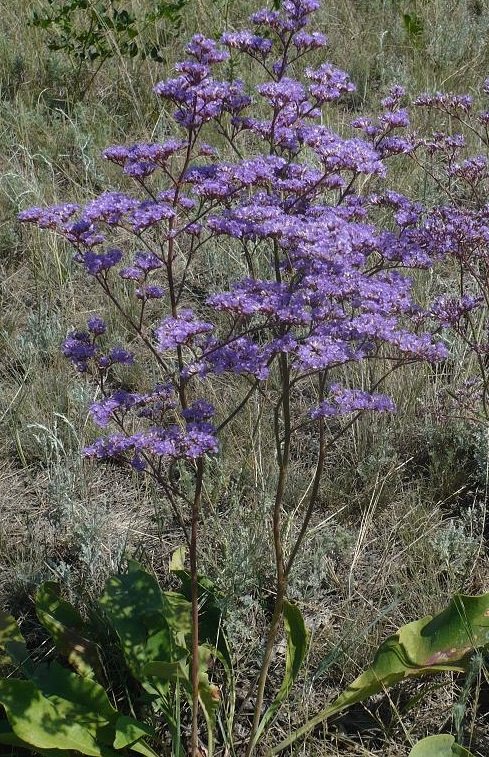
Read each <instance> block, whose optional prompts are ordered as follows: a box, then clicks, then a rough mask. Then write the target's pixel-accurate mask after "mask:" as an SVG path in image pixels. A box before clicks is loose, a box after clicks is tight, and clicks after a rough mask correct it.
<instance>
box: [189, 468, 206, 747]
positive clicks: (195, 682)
mask: <svg viewBox="0 0 489 757" xmlns="http://www.w3.org/2000/svg"><path fill="white" fill-rule="evenodd" d="M203 478H204V461H203V459H202V458H199V460H198V461H197V479H196V482H195V495H194V501H193V504H192V527H191V535H190V584H191V592H192V673H191V677H192V728H191V731H190V754H191V757H198V754H199V731H198V717H199V577H198V573H197V530H198V523H199V510H200V503H201V500H202V482H203Z"/></svg>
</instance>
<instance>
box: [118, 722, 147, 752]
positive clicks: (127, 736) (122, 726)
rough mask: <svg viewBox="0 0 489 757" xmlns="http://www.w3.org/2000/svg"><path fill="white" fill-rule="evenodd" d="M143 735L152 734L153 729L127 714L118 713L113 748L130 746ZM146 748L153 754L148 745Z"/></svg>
mask: <svg viewBox="0 0 489 757" xmlns="http://www.w3.org/2000/svg"><path fill="white" fill-rule="evenodd" d="M145 736H154V731H153V729H152V728H150V727H149V726H148V725H145V723H139V722H138V721H137V720H134V719H133V718H130V717H128V716H127V715H119V717H118V718H117V721H116V724H115V739H114V748H115V749H124V747H126V746H131V747H132V745H133V744H135V742H137V741H140V740H141V739H142V738H144V737H145ZM146 748H147V749H148V752H149V753H150V754H155V752H153V751H152V750H150V749H149V747H148V746H147V747H146Z"/></svg>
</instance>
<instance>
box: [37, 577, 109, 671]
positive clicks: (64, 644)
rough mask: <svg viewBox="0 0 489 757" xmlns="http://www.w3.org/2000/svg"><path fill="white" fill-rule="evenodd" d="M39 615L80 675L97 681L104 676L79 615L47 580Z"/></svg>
mask: <svg viewBox="0 0 489 757" xmlns="http://www.w3.org/2000/svg"><path fill="white" fill-rule="evenodd" d="M36 612H37V617H38V618H39V620H40V622H41V623H42V625H43V626H44V627H45V628H46V630H47V631H49V633H50V635H51V637H52V639H53V641H54V643H55V645H56V649H57V650H58V652H59V653H60V654H61V655H63V656H64V657H66V658H67V660H68V662H69V663H70V665H72V666H73V667H74V668H75V670H77V671H78V673H80V675H82V676H90V677H94V676H96V677H97V678H100V677H101V676H102V675H103V674H102V668H101V664H100V660H99V656H98V652H97V647H96V646H95V644H94V643H93V642H92V641H90V640H89V639H88V638H87V632H86V627H85V623H84V622H83V619H82V617H81V615H80V613H79V612H78V610H76V609H75V608H74V607H73V605H71V604H70V603H69V602H67V601H66V600H64V599H62V598H61V597H60V588H59V585H58V584H57V583H55V582H54V581H46V582H45V583H43V584H42V585H41V586H40V587H39V590H38V592H37V595H36Z"/></svg>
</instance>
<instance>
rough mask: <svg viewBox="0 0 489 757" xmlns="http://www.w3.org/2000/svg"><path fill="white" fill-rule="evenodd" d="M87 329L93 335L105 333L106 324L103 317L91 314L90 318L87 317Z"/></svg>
mask: <svg viewBox="0 0 489 757" xmlns="http://www.w3.org/2000/svg"><path fill="white" fill-rule="evenodd" d="M87 326H88V330H89V331H90V333H91V334H94V335H95V336H100V335H101V334H105V332H106V331H107V324H106V323H105V321H104V320H103V318H100V317H99V316H98V315H94V316H92V318H89V319H88V321H87Z"/></svg>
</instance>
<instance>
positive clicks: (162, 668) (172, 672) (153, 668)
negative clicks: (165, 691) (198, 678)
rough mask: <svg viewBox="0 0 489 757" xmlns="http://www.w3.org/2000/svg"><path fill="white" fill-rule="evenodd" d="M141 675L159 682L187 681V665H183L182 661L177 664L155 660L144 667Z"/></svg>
mask: <svg viewBox="0 0 489 757" xmlns="http://www.w3.org/2000/svg"><path fill="white" fill-rule="evenodd" d="M143 674H144V675H145V676H148V677H154V678H159V680H160V681H173V682H175V681H177V680H182V679H187V680H188V665H185V663H184V661H182V660H180V661H179V662H163V661H161V660H155V661H154V662H148V664H147V665H145V666H144V668H143Z"/></svg>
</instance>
